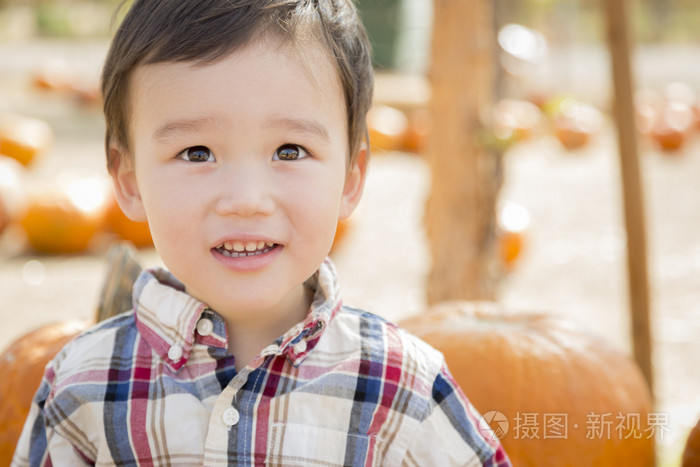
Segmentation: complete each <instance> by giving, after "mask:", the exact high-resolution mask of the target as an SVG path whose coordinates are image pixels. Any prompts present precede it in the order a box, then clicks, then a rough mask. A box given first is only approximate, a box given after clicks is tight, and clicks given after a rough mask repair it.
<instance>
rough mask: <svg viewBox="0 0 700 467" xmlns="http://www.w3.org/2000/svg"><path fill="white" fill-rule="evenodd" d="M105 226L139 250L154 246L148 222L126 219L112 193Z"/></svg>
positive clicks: (109, 197)
mask: <svg viewBox="0 0 700 467" xmlns="http://www.w3.org/2000/svg"><path fill="white" fill-rule="evenodd" d="M105 226H106V228H107V230H108V231H110V232H114V233H116V234H117V235H118V236H119V238H121V239H122V240H128V241H130V242H131V243H133V244H134V246H136V247H137V248H143V247H149V246H153V239H152V238H151V230H150V229H149V228H148V222H136V221H132V220H131V219H129V218H128V217H126V214H124V212H122V210H121V208H120V207H119V204H118V203H117V199H116V198H115V196H114V193H113V192H112V191H110V194H109V196H108V201H107V212H106V215H105Z"/></svg>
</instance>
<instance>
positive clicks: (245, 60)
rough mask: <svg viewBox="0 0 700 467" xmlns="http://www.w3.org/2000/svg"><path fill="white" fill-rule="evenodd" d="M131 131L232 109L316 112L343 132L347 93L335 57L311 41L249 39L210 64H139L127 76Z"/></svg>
mask: <svg viewBox="0 0 700 467" xmlns="http://www.w3.org/2000/svg"><path fill="white" fill-rule="evenodd" d="M129 107H130V109H131V112H130V114H131V125H130V126H131V131H130V132H132V133H133V128H134V127H135V126H136V125H139V126H141V125H148V124H149V123H154V122H153V120H154V119H155V120H159V119H163V118H176V117H178V116H186V115H188V114H189V115H192V114H198V115H200V116H202V117H210V116H212V115H214V114H216V113H217V112H221V111H222V110H223V111H224V113H226V111H230V110H233V111H234V113H236V112H237V113H244V114H245V115H246V116H247V117H251V118H264V117H266V116H269V115H266V114H271V113H272V114H274V113H279V114H282V115H288V114H291V113H298V114H300V115H301V116H302V117H303V116H305V115H306V116H307V117H308V118H312V117H313V119H322V120H324V123H327V124H329V125H330V126H331V127H332V128H331V129H336V128H333V126H334V125H336V126H337V125H338V124H340V125H341V126H342V128H340V130H342V131H345V132H346V131H347V111H346V105H345V98H344V93H343V89H342V85H341V82H340V77H339V74H338V72H337V65H336V63H335V62H334V61H333V60H332V59H331V58H330V54H329V52H328V50H327V49H326V48H325V47H324V46H323V45H322V44H320V43H319V42H318V41H315V40H305V41H296V42H294V43H290V42H288V41H281V40H275V39H272V38H267V39H264V40H258V41H255V42H253V43H251V44H249V45H247V46H245V47H243V48H241V49H239V50H237V51H235V52H233V53H231V54H229V55H227V56H225V57H224V58H223V59H220V60H217V61H216V62H213V63H194V62H161V63H155V64H146V65H141V66H139V67H137V68H136V70H135V71H134V73H133V75H132V77H131V82H130V106H129Z"/></svg>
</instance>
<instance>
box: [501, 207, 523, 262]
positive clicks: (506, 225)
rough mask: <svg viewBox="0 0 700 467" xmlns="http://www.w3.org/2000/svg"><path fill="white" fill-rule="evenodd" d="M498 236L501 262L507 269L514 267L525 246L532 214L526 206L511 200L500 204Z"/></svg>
mask: <svg viewBox="0 0 700 467" xmlns="http://www.w3.org/2000/svg"><path fill="white" fill-rule="evenodd" d="M496 226H497V229H496V238H497V239H498V244H499V254H500V258H501V263H502V264H503V265H504V266H505V268H506V269H507V270H511V269H513V267H514V266H515V264H516V260H517V259H518V258H519V257H520V255H521V254H522V251H523V249H524V248H525V234H526V232H527V229H528V228H529V226H530V214H529V213H528V211H527V209H525V207H523V206H521V205H519V204H517V203H513V202H511V201H502V202H501V203H499V205H498V214H497V216H496Z"/></svg>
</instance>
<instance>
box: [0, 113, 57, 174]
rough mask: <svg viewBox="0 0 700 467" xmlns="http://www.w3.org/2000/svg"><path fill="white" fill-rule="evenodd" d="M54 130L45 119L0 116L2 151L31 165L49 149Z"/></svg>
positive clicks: (0, 144)
mask: <svg viewBox="0 0 700 467" xmlns="http://www.w3.org/2000/svg"><path fill="white" fill-rule="evenodd" d="M52 142H53V130H52V129H51V127H50V126H49V125H48V123H46V122H45V121H43V120H38V119H36V118H28V117H22V116H19V115H5V116H3V117H2V118H0V153H2V154H5V155H7V156H10V157H12V158H13V159H16V160H17V161H18V162H20V163H21V164H22V165H29V163H31V162H32V161H34V160H35V159H36V158H37V157H38V156H40V155H42V154H44V153H45V152H47V151H48V149H49V147H50V146H51V143H52Z"/></svg>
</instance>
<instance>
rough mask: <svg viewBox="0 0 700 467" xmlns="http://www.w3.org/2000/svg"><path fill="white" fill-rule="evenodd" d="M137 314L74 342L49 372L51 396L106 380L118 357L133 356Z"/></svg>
mask: <svg viewBox="0 0 700 467" xmlns="http://www.w3.org/2000/svg"><path fill="white" fill-rule="evenodd" d="M137 334H138V332H137V330H136V324H135V320H134V315H133V312H127V313H123V314H120V315H117V316H115V317H113V318H110V319H108V320H105V321H103V322H100V323H98V324H96V325H94V326H93V327H91V328H89V329H87V330H86V331H84V332H82V333H81V334H79V335H78V336H76V337H75V338H74V339H73V340H71V341H70V342H69V343H68V344H66V346H64V347H63V349H61V351H60V352H59V353H58V354H57V355H56V357H54V359H53V360H52V361H51V362H50V363H49V365H48V366H47V368H46V372H45V375H44V383H47V384H48V385H49V386H50V387H51V394H53V395H54V396H55V395H56V393H57V392H59V391H60V390H62V389H65V388H66V387H67V386H72V385H76V384H80V383H85V382H86V381H88V380H92V381H99V380H105V379H106V378H107V376H108V372H109V370H110V368H111V367H112V365H113V361H114V357H115V355H118V354H129V353H131V352H132V351H133V350H132V349H133V348H134V342H135V341H136V338H137Z"/></svg>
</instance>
